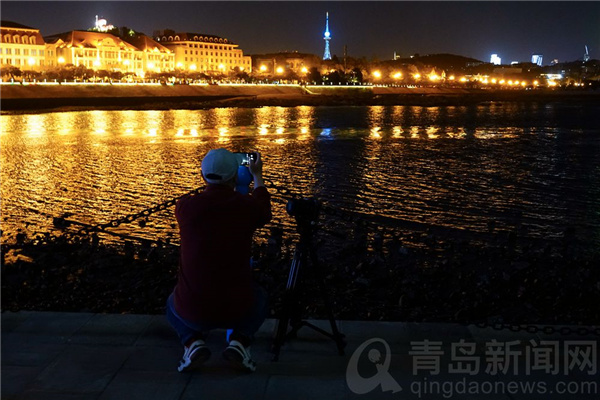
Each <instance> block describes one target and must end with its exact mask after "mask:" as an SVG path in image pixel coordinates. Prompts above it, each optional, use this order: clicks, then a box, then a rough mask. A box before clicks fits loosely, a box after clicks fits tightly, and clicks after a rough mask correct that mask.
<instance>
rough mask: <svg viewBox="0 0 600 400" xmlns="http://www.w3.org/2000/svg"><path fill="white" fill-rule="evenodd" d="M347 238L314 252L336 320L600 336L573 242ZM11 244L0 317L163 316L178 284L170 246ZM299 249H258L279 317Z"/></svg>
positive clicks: (595, 286)
mask: <svg viewBox="0 0 600 400" xmlns="http://www.w3.org/2000/svg"><path fill="white" fill-rule="evenodd" d="M348 235H349V236H345V237H341V236H340V237H338V238H335V237H320V238H319V240H318V243H319V246H320V247H319V248H320V253H319V260H320V264H321V265H320V268H319V271H317V272H318V273H319V274H320V276H319V277H318V278H317V279H318V280H317V282H322V284H321V289H320V290H326V291H327V292H328V293H330V294H331V295H332V296H333V300H334V311H335V313H336V316H337V318H340V319H347V320H393V321H421V322H458V323H487V324H548V325H582V326H592V325H600V310H599V309H598V307H597V304H598V303H599V302H600V270H599V269H598V265H600V252H598V251H595V250H589V249H584V248H581V247H579V246H578V244H577V242H576V241H575V240H574V239H573V238H572V237H571V236H570V235H569V232H566V233H565V237H564V238H563V239H562V240H559V241H555V242H546V241H531V240H529V239H527V238H524V237H518V235H516V234H513V233H509V234H505V233H498V234H494V235H492V236H490V240H488V241H486V242H485V243H484V242H481V241H480V240H478V239H476V238H474V237H473V238H470V239H469V238H468V237H463V238H457V237H453V236H444V235H440V234H438V233H435V232H434V231H432V230H427V231H424V232H417V231H413V232H410V231H406V232H405V233H403V234H401V235H396V234H395V235H392V236H389V235H388V236H378V234H375V236H374V237H373V238H372V239H367V236H365V235H364V234H361V233H359V232H356V231H352V232H350V233H349V234H348ZM342 236H343V235H342ZM370 236H372V235H370ZM4 239H5V240H3V242H2V254H3V266H2V310H3V311H17V310H45V311H50V310H51V311H75V312H100V313H141V314H162V313H163V312H164V302H165V299H166V298H167V297H168V295H169V293H170V291H171V290H172V289H173V286H174V284H175V282H176V271H177V262H178V247H177V246H173V245H170V244H167V243H161V242H158V243H151V242H148V241H146V242H144V241H142V242H135V241H131V240H125V239H124V240H122V241H120V242H117V243H116V244H106V243H104V242H103V241H102V240H98V238H97V237H94V236H92V237H79V236H72V235H57V236H48V235H41V234H38V235H32V236H31V237H29V236H28V235H27V234H25V233H21V234H19V235H17V236H16V237H11V238H4ZM294 245H295V241H293V240H291V239H290V240H283V241H282V240H281V238H280V237H279V238H278V236H277V235H271V236H270V237H269V238H268V240H266V241H262V242H260V243H259V244H257V245H256V246H255V248H254V260H255V264H254V270H255V276H256V279H257V280H258V281H259V282H260V283H261V285H263V286H264V287H265V288H266V289H267V290H268V292H269V293H270V295H271V308H272V311H271V314H272V316H274V317H276V316H277V315H278V314H279V312H280V310H281V304H282V296H283V293H284V290H285V283H286V281H287V274H288V270H289V265H290V262H291V258H292V255H293V248H294ZM305 287H306V288H311V287H314V285H313V284H310V283H309V284H306V285H305ZM316 299H319V292H315V291H310V292H307V293H306V295H305V296H304V309H305V311H304V312H305V317H313V318H325V317H326V313H325V310H324V309H323V306H322V303H321V302H320V301H317V300H316Z"/></svg>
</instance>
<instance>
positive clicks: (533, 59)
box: [531, 54, 544, 67]
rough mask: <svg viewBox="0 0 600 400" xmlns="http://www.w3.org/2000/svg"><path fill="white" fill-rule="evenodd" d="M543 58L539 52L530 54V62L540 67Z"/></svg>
mask: <svg viewBox="0 0 600 400" xmlns="http://www.w3.org/2000/svg"><path fill="white" fill-rule="evenodd" d="M543 58H544V56H543V55H541V54H533V55H532V56H531V63H532V64H536V65H538V66H540V67H541V66H542V59H543Z"/></svg>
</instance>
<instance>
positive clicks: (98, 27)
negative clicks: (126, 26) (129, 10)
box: [94, 15, 115, 32]
mask: <svg viewBox="0 0 600 400" xmlns="http://www.w3.org/2000/svg"><path fill="white" fill-rule="evenodd" d="M114 28H115V27H114V26H113V25H109V24H108V22H107V21H106V20H105V19H104V18H100V19H98V16H97V15H96V24H95V25H94V30H95V31H98V32H108V31H110V30H112V29H114Z"/></svg>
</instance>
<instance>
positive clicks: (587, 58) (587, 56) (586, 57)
mask: <svg viewBox="0 0 600 400" xmlns="http://www.w3.org/2000/svg"><path fill="white" fill-rule="evenodd" d="M583 61H584V62H587V61H590V53H589V52H588V48H587V45H586V46H585V54H584V55H583Z"/></svg>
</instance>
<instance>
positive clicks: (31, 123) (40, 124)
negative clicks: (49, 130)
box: [25, 114, 47, 138]
mask: <svg viewBox="0 0 600 400" xmlns="http://www.w3.org/2000/svg"><path fill="white" fill-rule="evenodd" d="M46 117H47V114H41V115H35V114H34V115H31V116H30V118H27V119H26V126H25V131H26V132H27V135H28V136H29V137H32V138H36V137H41V136H43V135H44V133H45V129H44V127H45V126H46Z"/></svg>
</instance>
